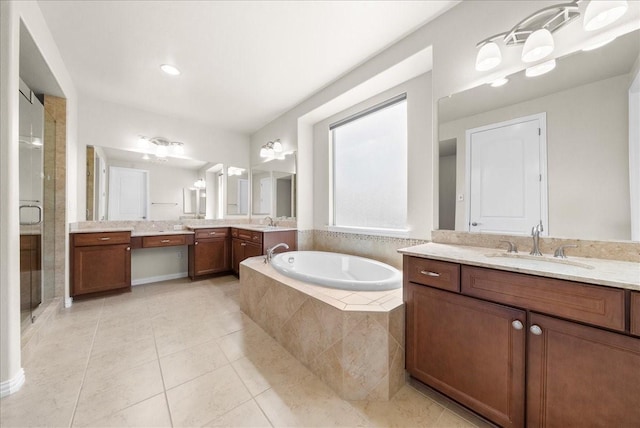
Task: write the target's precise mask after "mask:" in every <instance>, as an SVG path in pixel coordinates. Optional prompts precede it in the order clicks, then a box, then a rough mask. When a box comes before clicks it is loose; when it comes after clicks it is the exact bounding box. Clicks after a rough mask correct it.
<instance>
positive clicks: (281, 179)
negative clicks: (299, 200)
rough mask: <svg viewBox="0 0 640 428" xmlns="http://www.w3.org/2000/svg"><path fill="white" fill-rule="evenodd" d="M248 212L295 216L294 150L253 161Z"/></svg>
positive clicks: (257, 214)
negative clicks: (263, 160) (255, 162)
mask: <svg viewBox="0 0 640 428" xmlns="http://www.w3.org/2000/svg"><path fill="white" fill-rule="evenodd" d="M251 195H252V196H251V214H252V215H255V216H262V217H266V216H270V217H287V218H294V217H295V216H296V156H295V152H294V153H290V154H287V155H284V156H283V158H282V159H273V160H270V161H267V162H263V163H261V164H259V165H254V166H253V167H252V168H251Z"/></svg>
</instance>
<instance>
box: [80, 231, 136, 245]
mask: <svg viewBox="0 0 640 428" xmlns="http://www.w3.org/2000/svg"><path fill="white" fill-rule="evenodd" d="M130 241H131V232H101V233H74V234H73V244H74V246H76V247H86V246H93V245H113V244H128V243H129V242H130Z"/></svg>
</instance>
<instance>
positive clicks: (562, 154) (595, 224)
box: [438, 30, 640, 240]
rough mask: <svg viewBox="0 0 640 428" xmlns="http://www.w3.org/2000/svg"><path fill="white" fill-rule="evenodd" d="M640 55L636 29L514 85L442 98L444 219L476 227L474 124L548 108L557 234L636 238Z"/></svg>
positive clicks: (516, 78) (518, 76)
mask: <svg viewBox="0 0 640 428" xmlns="http://www.w3.org/2000/svg"><path fill="white" fill-rule="evenodd" d="M639 61H640V35H639V31H637V30H636V31H634V32H632V33H629V34H626V35H624V36H621V37H619V38H618V39H617V40H615V41H613V42H611V43H610V44H608V45H606V46H603V47H601V48H599V49H596V50H592V51H585V52H583V51H580V52H577V53H573V54H570V55H567V56H565V57H562V58H558V59H557V66H556V68H555V69H554V70H552V71H551V72H549V73H547V74H545V75H542V76H538V77H535V78H530V77H526V76H525V75H524V71H522V72H519V73H515V74H513V75H511V76H508V78H509V82H508V83H507V84H506V85H504V86H501V87H491V86H490V85H483V86H481V87H476V88H473V89H470V90H468V91H464V92H461V93H457V94H453V95H452V96H450V97H447V98H443V99H441V100H439V102H438V134H439V174H440V177H439V189H438V190H439V201H438V203H439V224H440V228H441V229H450V230H458V231H468V230H470V226H469V224H468V223H467V222H469V220H468V218H469V215H468V212H469V211H468V210H469V207H470V203H469V201H470V199H472V198H473V197H474V196H473V194H468V192H469V190H468V189H469V187H468V184H467V183H468V182H467V175H468V174H467V172H466V171H467V169H471V166H470V164H471V161H470V160H467V159H466V154H467V142H466V140H467V135H466V132H467V131H468V130H473V129H477V128H482V127H487V126H490V125H491V124H500V123H505V122H508V121H512V120H515V119H517V118H523V117H529V116H531V115H537V114H544V115H546V124H545V126H546V134H543V135H544V137H545V138H546V180H547V183H548V187H547V191H548V196H547V203H548V207H547V211H548V224H546V225H545V228H546V230H547V231H548V235H549V236H554V237H562V238H581V239H594V240H629V239H631V214H630V211H631V201H630V199H631V198H630V178H629V177H630V175H629V171H630V166H629V165H630V164H629V147H630V146H629V132H630V127H635V128H636V129H637V128H638V127H639V125H638V122H639V121H640V118H638V117H634V115H631V116H630V115H629V103H630V100H631V99H633V97H636V100H637V97H639V96H640V95H639V94H638V93H637V91H635V93H634V91H632V90H630V88H631V87H632V83H633V82H634V81H635V80H636V79H638V78H639V77H638V69H637V68H638V65H637V64H638V62H639ZM634 64H635V66H634ZM634 67H635V68H634ZM636 84H637V81H636ZM635 102H638V101H635ZM632 144H638V142H633V141H632ZM638 167H639V165H638V164H637V162H636V163H635V166H632V168H638ZM496 193H497V194H498V195H500V189H498V190H497V192H496ZM476 198H478V196H476ZM476 200H477V199H476ZM532 226H533V225H532Z"/></svg>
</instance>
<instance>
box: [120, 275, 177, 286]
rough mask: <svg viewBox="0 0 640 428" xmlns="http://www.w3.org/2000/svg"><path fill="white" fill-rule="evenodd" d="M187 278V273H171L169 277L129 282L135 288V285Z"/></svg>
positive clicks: (162, 276) (163, 276)
mask: <svg viewBox="0 0 640 428" xmlns="http://www.w3.org/2000/svg"><path fill="white" fill-rule="evenodd" d="M187 276H189V274H188V272H178V273H172V274H169V275H158V276H148V277H146V278H138V279H133V280H131V285H132V286H136V285H142V284H150V283H152V282H160V281H168V280H170V279H179V278H186V277H187Z"/></svg>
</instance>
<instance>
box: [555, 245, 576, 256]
mask: <svg viewBox="0 0 640 428" xmlns="http://www.w3.org/2000/svg"><path fill="white" fill-rule="evenodd" d="M565 248H578V246H577V245H560V246H559V247H558V248H557V249H556V251H555V253H553V257H558V258H560V259H566V258H567V255H566V254H565V253H564V249H565Z"/></svg>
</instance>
